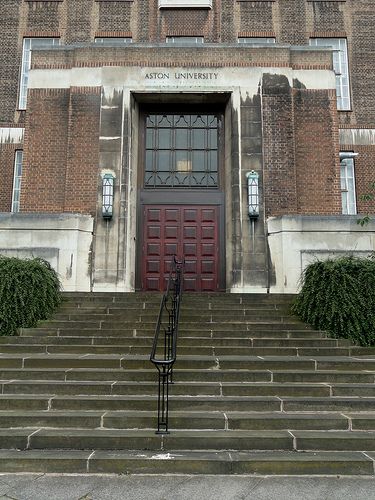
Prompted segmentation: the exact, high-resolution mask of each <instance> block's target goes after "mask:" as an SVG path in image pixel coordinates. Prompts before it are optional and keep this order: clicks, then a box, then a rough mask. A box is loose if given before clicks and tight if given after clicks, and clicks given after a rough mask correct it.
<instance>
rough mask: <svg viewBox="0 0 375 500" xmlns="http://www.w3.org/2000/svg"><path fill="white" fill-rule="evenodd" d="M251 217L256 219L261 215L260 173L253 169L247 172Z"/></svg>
mask: <svg viewBox="0 0 375 500" xmlns="http://www.w3.org/2000/svg"><path fill="white" fill-rule="evenodd" d="M246 177H247V193H248V208H249V217H250V218H251V219H256V218H257V217H259V174H258V173H257V172H255V170H251V171H250V172H248V173H247V174H246Z"/></svg>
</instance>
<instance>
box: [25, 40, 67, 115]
mask: <svg viewBox="0 0 375 500" xmlns="http://www.w3.org/2000/svg"><path fill="white" fill-rule="evenodd" d="M59 44H60V38H47V37H45V38H24V39H23V49H22V63H21V79H20V88H19V98H18V109H26V104H27V87H28V83H29V72H30V66H31V51H32V50H33V49H40V48H49V47H54V46H56V45H59Z"/></svg>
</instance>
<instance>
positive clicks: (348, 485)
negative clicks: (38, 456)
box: [0, 473, 375, 500]
mask: <svg viewBox="0 0 375 500" xmlns="http://www.w3.org/2000/svg"><path fill="white" fill-rule="evenodd" d="M302 498H303V500H342V499H343V498H345V499H346V500H351V499H355V500H374V498H375V479H374V478H373V477H358V476H350V477H348V476H346V477H307V476H304V477H301V476H299V477H296V476H294V477H290V476H283V477H277V476H218V475H215V476H201V475H200V476H191V475H174V476H164V475H157V476H148V475H139V474H137V475H128V476H117V475H90V476H88V475H87V474H86V475H73V474H69V475H68V474H1V473H0V499H3V500H6V499H7V500H9V499H12V500H120V499H121V500H198V499H199V500H250V499H256V500H274V499H277V500H283V499H287V500H301V499H302Z"/></svg>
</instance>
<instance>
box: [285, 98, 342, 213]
mask: <svg viewBox="0 0 375 500" xmlns="http://www.w3.org/2000/svg"><path fill="white" fill-rule="evenodd" d="M293 94H294V95H293V101H294V109H293V111H294V126H295V165H296V173H297V176H296V183H297V198H298V208H297V210H298V213H299V214H306V215H318V214H340V213H341V194H340V161H339V154H338V152H339V145H338V136H337V120H336V96H335V93H334V92H330V91H307V90H303V89H294V91H293Z"/></svg>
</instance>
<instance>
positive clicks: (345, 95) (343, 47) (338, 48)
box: [310, 38, 351, 111]
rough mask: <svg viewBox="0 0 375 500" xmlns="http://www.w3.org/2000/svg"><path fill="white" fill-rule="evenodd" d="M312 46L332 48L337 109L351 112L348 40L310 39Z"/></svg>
mask: <svg viewBox="0 0 375 500" xmlns="http://www.w3.org/2000/svg"><path fill="white" fill-rule="evenodd" d="M310 45H315V46H318V47H331V48H332V49H334V52H333V69H334V72H335V74H336V94H337V109H338V110H340V111H350V109H351V103H350V86H349V64H348V48H347V42H346V38H310Z"/></svg>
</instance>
